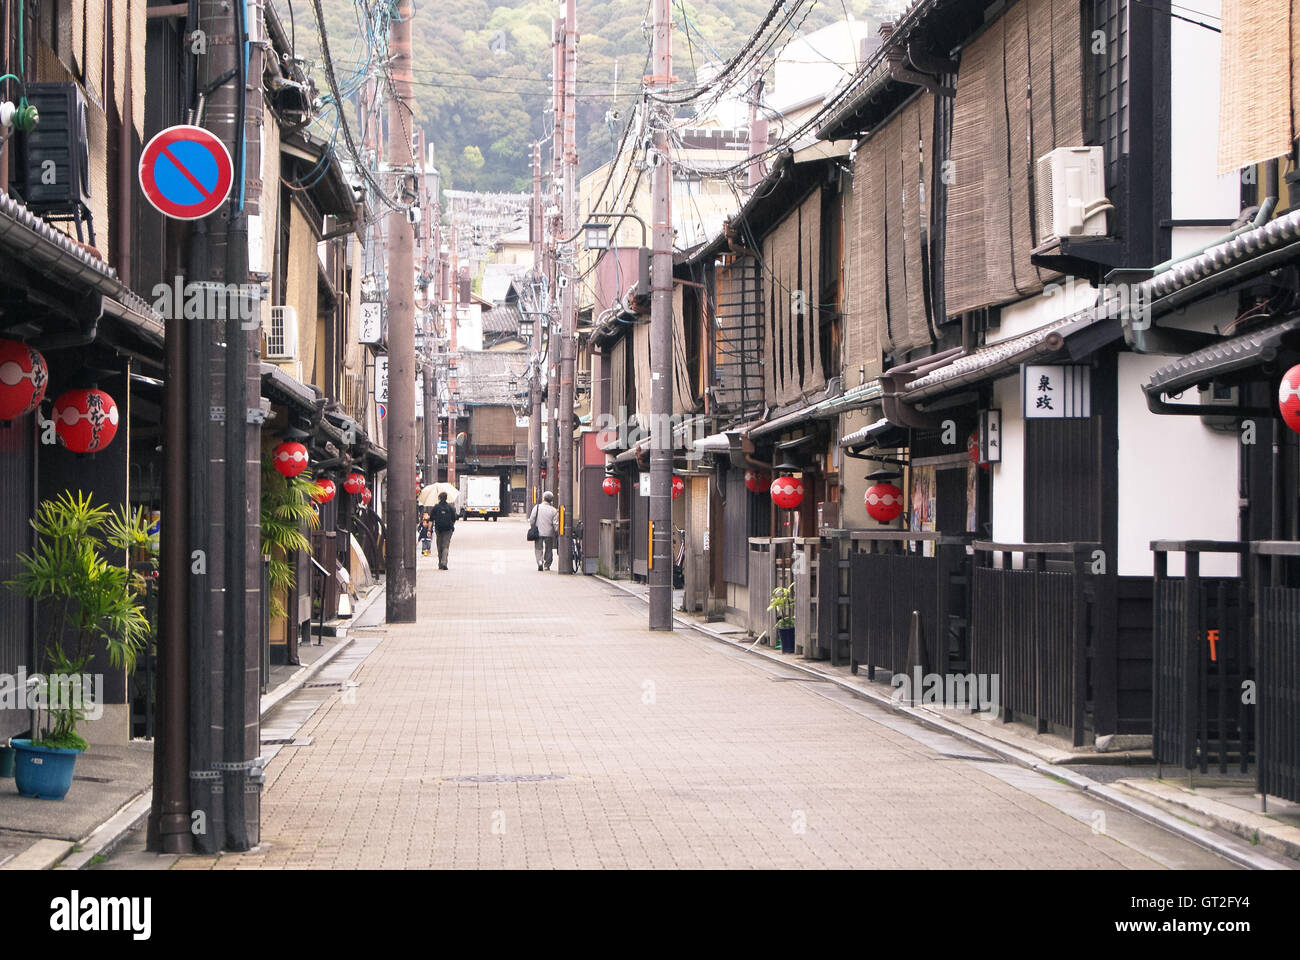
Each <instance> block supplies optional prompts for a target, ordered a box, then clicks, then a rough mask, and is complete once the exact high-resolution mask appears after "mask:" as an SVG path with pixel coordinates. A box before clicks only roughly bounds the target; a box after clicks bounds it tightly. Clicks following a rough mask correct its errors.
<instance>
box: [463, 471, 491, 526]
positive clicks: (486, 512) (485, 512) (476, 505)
mask: <svg viewBox="0 0 1300 960" xmlns="http://www.w3.org/2000/svg"><path fill="white" fill-rule="evenodd" d="M456 499H457V504H456V506H457V507H458V508H459V512H460V518H461V519H462V520H464V519H465V518H466V517H482V518H483V519H484V520H486V519H487V518H488V517H491V518H492V519H493V520H495V519H496V518H497V517H499V516H501V478H500V477H498V476H497V475H495V474H490V475H488V476H480V477H476V476H462V477H461V478H460V495H459V496H458V497H457V498H456Z"/></svg>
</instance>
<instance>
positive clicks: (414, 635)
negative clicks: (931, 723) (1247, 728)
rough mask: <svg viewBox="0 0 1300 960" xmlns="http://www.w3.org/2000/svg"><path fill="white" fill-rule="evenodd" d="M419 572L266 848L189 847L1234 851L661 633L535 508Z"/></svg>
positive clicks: (623, 859) (1186, 859)
mask: <svg viewBox="0 0 1300 960" xmlns="http://www.w3.org/2000/svg"><path fill="white" fill-rule="evenodd" d="M419 590H420V601H419V619H418V622H417V623H415V624H405V625H389V626H388V627H386V628H385V635H384V638H383V640H382V642H379V643H378V644H377V645H376V646H374V648H373V650H372V651H371V652H370V653H369V655H368V656H367V657H366V659H365V660H364V662H362V663H361V665H360V666H359V667H358V668H357V669H356V670H355V672H353V674H352V679H353V680H354V681H355V682H356V683H357V684H358V685H357V686H355V687H345V688H341V689H339V690H337V691H334V692H331V693H330V694H329V695H328V699H327V700H326V701H325V702H323V703H322V704H321V705H320V706H319V708H317V709H316V710H315V712H314V713H313V714H312V715H311V717H310V719H308V720H307V721H306V722H305V723H304V724H303V725H302V726H301V727H300V728H299V730H298V731H297V736H298V737H300V738H308V737H309V738H310V743H309V744H308V745H303V746H298V747H295V748H293V749H289V750H284V751H282V752H281V753H280V754H279V755H278V756H277V757H276V758H275V759H274V760H273V761H272V762H271V764H270V767H269V769H268V785H267V789H266V792H265V795H264V798H263V800H264V802H263V817H264V819H263V841H264V842H263V845H262V847H261V848H260V849H259V850H257V851H254V852H250V853H247V854H239V855H225V856H222V857H188V858H184V859H182V860H181V861H180V862H178V863H177V864H176V867H177V868H181V869H196V868H197V869H206V868H211V867H214V866H215V867H217V868H257V867H313V868H315V867H321V868H351V867H384V868H401V867H451V866H454V867H519V868H523V867H529V868H535V867H543V868H547V867H560V868H575V867H669V868H671V867H714V868H723V867H934V868H941V867H953V868H962V867H975V868H980V867H1026V868H1028V867H1039V868H1041V867H1052V868H1060V869H1087V868H1115V867H1133V868H1150V867H1156V866H1161V865H1164V866H1176V867H1187V866H1195V867H1223V866H1226V864H1225V863H1224V862H1223V861H1222V860H1219V859H1217V858H1215V857H1213V856H1211V855H1210V854H1208V853H1207V852H1206V851H1204V850H1202V849H1200V848H1198V847H1195V846H1194V845H1192V844H1189V843H1186V842H1185V841H1182V840H1179V839H1177V838H1173V837H1171V836H1170V835H1168V834H1166V833H1164V832H1163V831H1159V830H1157V829H1156V828H1154V827H1150V826H1149V825H1142V824H1138V823H1135V822H1130V821H1135V820H1136V818H1131V817H1128V815H1126V814H1124V813H1123V812H1122V811H1119V810H1118V809H1114V810H1111V809H1099V808H1098V801H1097V800H1096V799H1094V798H1089V797H1087V796H1086V795H1083V794H1079V793H1078V792H1077V791H1074V790H1072V789H1071V788H1069V787H1065V786H1063V785H1061V784H1059V783H1056V782H1053V781H1052V780H1050V779H1048V778H1046V777H1042V776H1040V775H1038V774H1035V773H1032V772H1029V771H1024V770H1019V769H1016V768H1014V767H1013V766H1012V765H1010V764H1006V763H1001V762H999V760H998V758H996V757H994V756H992V755H988V754H984V753H982V752H981V751H979V750H977V749H975V748H972V747H970V746H969V745H963V744H961V743H960V742H958V741H957V740H955V739H953V738H948V737H944V736H941V735H937V734H933V733H929V732H927V731H925V730H924V729H923V728H921V727H920V726H919V725H917V724H915V723H913V722H911V721H909V720H906V719H902V718H896V717H893V716H890V715H889V714H888V712H887V711H884V710H881V709H880V708H878V707H874V706H872V705H870V704H866V703H863V702H861V701H859V700H856V699H855V698H853V697H851V696H850V695H848V694H847V693H843V692H842V691H837V690H835V689H833V688H831V687H829V686H828V685H823V684H819V683H816V682H806V680H805V679H804V678H801V677H799V676H797V675H791V674H789V672H787V671H785V670H784V669H783V668H780V667H767V666H765V665H762V664H756V663H755V658H750V657H746V656H744V655H743V654H739V653H737V652H735V651H734V650H732V649H731V648H728V647H725V646H723V645H720V644H717V643H715V642H712V641H709V640H706V639H704V638H702V637H699V636H696V635H693V634H690V633H688V632H686V631H682V632H678V633H674V634H653V633H650V632H649V631H647V630H646V629H645V621H646V615H645V607H644V605H643V604H642V603H641V602H640V601H638V600H636V599H635V598H633V597H629V596H627V595H626V594H623V593H620V592H618V591H616V590H614V589H613V588H611V587H609V586H608V585H607V584H604V583H602V582H601V581H599V580H597V579H596V578H591V577H560V576H558V575H557V574H555V573H539V572H538V571H537V570H536V569H535V568H534V567H533V565H532V551H531V546H530V545H529V544H527V543H526V542H525V540H524V525H523V523H522V522H519V521H504V522H501V523H496V524H477V523H473V522H462V523H460V524H458V525H457V530H456V535H455V537H454V539H453V542H452V551H451V569H450V570H448V571H445V572H444V571H438V570H437V569H436V563H435V562H432V561H430V560H426V559H424V558H421V560H420V567H419ZM837 694H838V695H837ZM1102 806H1103V807H1104V806H1105V805H1102ZM136 865H142V864H136ZM109 866H110V867H111V866H113V864H112V862H111V861H110V864H109Z"/></svg>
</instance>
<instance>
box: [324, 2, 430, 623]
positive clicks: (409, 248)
mask: <svg viewBox="0 0 1300 960" xmlns="http://www.w3.org/2000/svg"><path fill="white" fill-rule="evenodd" d="M411 13H412V7H411V0H398V2H397V16H396V17H394V18H393V20H392V22H391V25H390V27H389V50H390V51H391V54H392V56H391V60H390V68H391V70H392V87H393V89H392V94H393V95H392V98H391V99H390V100H389V104H388V157H389V169H390V170H392V172H393V177H394V181H395V185H396V186H397V187H398V189H397V191H396V194H397V200H398V202H399V203H405V202H409V201H411V200H414V199H416V194H415V190H414V187H415V184H414V182H413V179H414V174H415V169H414V162H415V158H414V157H413V156H412V146H413V145H412V136H413V128H414V126H415V123H414V117H413V114H412V112H411V108H410V102H411ZM339 109H344V107H343V106H342V105H340V107H339ZM386 234H387V236H386V239H387V243H388V418H387V419H388V497H387V502H386V504H385V509H386V513H387V517H386V520H387V527H388V530H389V536H387V537H386V538H385V539H384V543H385V547H384V551H385V561H386V564H387V567H388V580H387V592H386V597H385V600H386V608H387V615H388V622H389V623H414V622H415V607H416V604H415V597H416V594H415V538H414V537H413V536H412V531H413V530H415V509H416V507H415V228H414V226H413V224H412V223H411V221H410V218H409V215H408V213H407V211H406V210H404V209H397V210H392V211H391V212H390V213H389V214H388V223H387V230H386Z"/></svg>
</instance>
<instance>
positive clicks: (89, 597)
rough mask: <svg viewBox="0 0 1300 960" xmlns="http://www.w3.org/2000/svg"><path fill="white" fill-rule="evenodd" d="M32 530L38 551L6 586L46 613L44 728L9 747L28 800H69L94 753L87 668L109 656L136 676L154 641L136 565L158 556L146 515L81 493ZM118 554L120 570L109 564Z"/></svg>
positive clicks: (52, 508)
mask: <svg viewBox="0 0 1300 960" xmlns="http://www.w3.org/2000/svg"><path fill="white" fill-rule="evenodd" d="M31 523H32V527H33V528H34V529H35V530H36V535H37V540H36V549H35V550H33V551H32V552H31V553H30V554H19V555H18V561H19V563H20V565H21V567H22V569H21V572H20V573H19V575H18V578H17V579H15V580H11V581H8V583H7V584H6V585H7V586H8V587H10V588H11V589H13V590H15V591H17V592H18V593H21V594H22V595H23V596H26V597H30V598H32V599H35V600H37V601H40V602H42V603H44V604H45V606H46V609H47V610H48V611H49V615H48V622H49V625H48V628H47V632H46V637H45V642H44V644H43V646H42V647H41V648H40V649H41V650H42V651H43V654H44V656H43V660H44V663H43V664H42V666H43V667H44V671H45V672H44V674H38V678H39V679H38V680H37V683H36V691H35V692H36V694H37V696H38V701H37V702H38V703H39V704H41V705H42V706H44V707H45V709H44V716H45V723H46V724H47V725H46V726H44V727H42V726H41V721H40V713H38V714H37V725H36V726H37V729H35V730H33V732H32V737H31V739H23V740H19V739H16V740H13V741H12V744H13V746H14V748H15V750H16V751H17V756H16V763H15V770H14V779H15V780H16V781H17V784H18V792H19V793H21V794H22V795H24V796H30V797H43V798H45V799H50V800H62V799H63V797H64V796H65V795H66V794H67V792H68V788H69V787H71V785H72V773H73V769H74V766H75V764H76V759H77V756H78V755H79V754H81V753H82V752H83V751H84V750H86V749H87V747H88V744H87V743H86V741H85V739H84V738H83V737H82V736H81V735H80V734H79V733H78V732H77V724H78V723H79V722H80V721H82V720H84V719H85V718H86V706H87V702H86V697H85V694H86V693H87V692H88V691H86V690H85V687H84V676H85V671H86V668H87V667H89V666H90V663H91V660H92V659H93V657H94V656H95V654H96V653H99V652H104V653H107V654H108V660H109V663H110V664H112V665H113V666H114V667H124V668H126V669H127V670H130V669H132V668H133V667H134V666H135V660H136V656H137V655H138V654H139V653H140V651H141V650H143V649H144V646H145V644H146V643H147V642H148V639H149V621H148V618H147V617H146V616H145V608H144V602H143V599H142V597H143V594H144V591H145V579H144V577H143V575H142V574H140V573H139V572H137V571H135V570H133V569H132V567H131V564H130V561H131V557H132V555H140V554H144V555H151V553H152V551H151V540H150V536H149V524H148V520H147V519H146V518H145V515H144V511H142V510H137V511H136V512H134V513H132V512H129V511H128V510H126V509H117V510H110V509H108V508H107V507H104V506H98V505H96V504H95V503H94V501H93V499H92V497H91V496H90V494H87V493H83V492H82V491H76V492H75V493H74V492H72V491H65V492H64V493H62V494H60V495H59V496H58V497H55V498H54V499H51V500H43V501H42V502H41V504H40V506H39V507H37V510H36V518H35V519H34V520H32V521H31ZM118 553H120V554H121V557H120V559H121V562H120V563H119V562H113V560H110V559H109V556H110V555H113V554H118ZM114 559H117V557H116V556H115V557H114Z"/></svg>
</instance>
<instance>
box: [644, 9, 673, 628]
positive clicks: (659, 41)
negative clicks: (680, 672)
mask: <svg viewBox="0 0 1300 960" xmlns="http://www.w3.org/2000/svg"><path fill="white" fill-rule="evenodd" d="M653 2H654V21H653V36H654V67H653V69H654V74H653V75H652V76H650V77H649V78H647V83H648V84H649V86H650V89H651V90H659V91H667V90H668V89H669V88H670V87H671V85H672V82H673V76H672V72H673V71H672V66H673V54H672V36H671V34H670V33H669V26H670V23H671V13H670V10H669V7H668V4H669V3H670V0H653ZM648 106H649V109H650V110H651V112H652V116H654V119H655V122H653V123H652V124H651V128H652V129H653V130H654V153H653V155H652V157H651V162H652V163H653V165H654V169H653V170H652V171H651V182H650V207H651V219H652V226H653V233H652V240H651V245H652V255H651V261H650V290H651V297H650V367H651V374H650V379H651V383H650V528H651V536H650V542H649V549H650V560H651V564H650V571H649V581H650V629H651V630H672V628H673V501H672V482H673V430H672V421H671V417H672V412H673V377H672V371H673V223H672V170H671V168H670V166H669V161H668V127H669V125H670V124H671V122H672V114H671V112H670V111H669V110H668V109H667V108H666V106H665V105H664V104H662V103H659V102H658V101H654V100H651V101H650V102H649V104H648Z"/></svg>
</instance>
